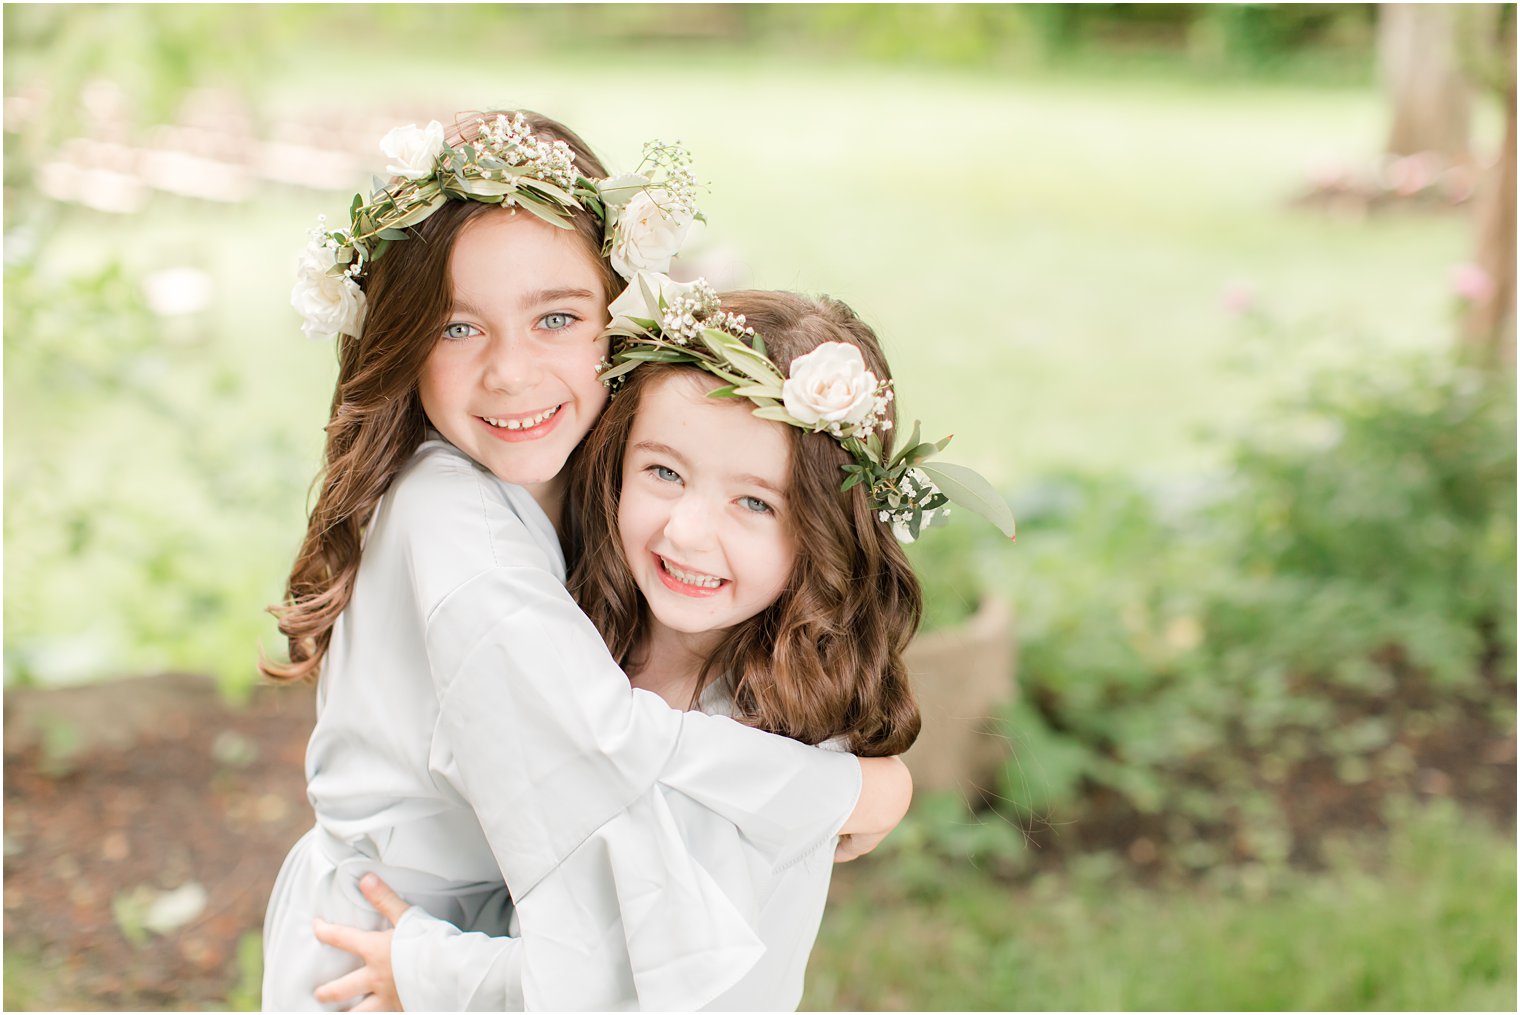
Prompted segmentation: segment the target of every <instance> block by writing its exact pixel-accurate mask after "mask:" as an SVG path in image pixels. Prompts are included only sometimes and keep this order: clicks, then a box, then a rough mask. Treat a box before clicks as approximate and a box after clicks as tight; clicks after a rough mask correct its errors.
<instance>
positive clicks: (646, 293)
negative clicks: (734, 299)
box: [599, 271, 1014, 543]
mask: <svg viewBox="0 0 1520 1015" xmlns="http://www.w3.org/2000/svg"><path fill="white" fill-rule="evenodd" d="M607 312H608V314H609V315H611V317H612V323H611V324H610V325H609V326H608V328H607V331H606V334H607V335H608V336H609V337H610V338H611V341H612V349H611V352H610V354H609V355H610V358H609V359H608V361H606V362H605V363H603V364H602V370H601V373H600V374H599V376H600V377H601V380H602V383H603V384H606V385H607V386H608V387H609V388H611V389H613V390H614V391H616V390H617V389H618V387H620V386H621V384H622V382H623V379H624V377H625V375H626V374H628V373H629V372H630V371H632V370H634V369H636V368H637V367H638V366H639V365H640V364H643V363H676V364H681V365H683V366H694V367H697V368H699V369H701V370H703V371H706V372H707V373H709V374H712V375H713V376H714V377H717V378H718V379H719V380H721V381H723V382H724V386H723V387H720V388H717V389H715V390H713V391H711V392H709V396H710V397H714V398H748V399H749V400H750V401H751V402H754V403H755V409H754V414H755V415H756V416H758V417H760V418H761V419H769V420H775V421H776V422H778V423H785V424H787V425H788V426H795V427H798V428H799V429H802V430H807V431H809V432H812V433H827V434H829V435H830V436H831V437H833V438H834V439H835V440H837V441H839V443H840V445H841V446H842V447H843V448H844V449H845V451H846V452H848V453H849V455H850V458H851V459H853V461H852V462H851V463H850V464H849V465H845V466H841V468H843V470H844V472H845V479H844V483H843V485H842V486H841V489H844V490H848V489H850V488H851V487H853V486H856V485H864V486H865V487H866V490H867V493H868V496H869V497H870V499H871V505H872V507H873V508H874V509H875V510H876V514H877V518H878V519H879V520H880V521H882V522H884V523H889V524H890V525H891V526H892V531H893V533H894V534H895V535H896V536H897V538H898V539H900V540H902V541H903V542H904V543H911V542H913V540H915V539H917V538H918V536H919V533H920V532H921V531H922V529H923V528H924V527H925V526H928V525H932V524H935V523H936V522H937V521H938V520H939V519H941V518H943V517H944V516H946V515H948V514H949V513H950V509H949V507H948V506H947V505H948V504H949V503H950V502H952V501H953V502H955V503H956V504H959V505H960V506H962V507H965V508H967V509H969V510H971V511H974V512H976V513H977V514H979V515H981V516H982V517H983V518H986V519H987V520H988V521H990V522H992V524H994V525H996V526H997V527H998V528H999V529H1001V530H1002V532H1003V534H1004V535H1005V536H1007V537H1009V538H1010V539H1012V538H1013V535H1014V522H1013V513H1012V512H1011V511H1009V510H1008V504H1007V502H1005V501H1004V500H1003V498H1002V497H1001V496H999V495H998V493H997V491H996V490H994V489H993V488H992V486H991V484H989V483H988V482H987V481H986V480H985V479H983V478H982V477H981V476H980V475H978V474H977V473H975V472H973V471H972V470H970V469H968V468H965V467H964V466H960V465H951V464H949V463H948V462H935V463H934V464H933V465H930V464H927V462H928V459H930V458H932V457H933V456H934V455H935V454H936V453H938V452H940V451H943V450H944V448H945V445H947V444H949V443H950V438H949V437H945V438H943V439H941V440H938V441H932V442H920V441H919V439H918V437H919V425H918V423H916V422H915V423H914V424H913V434H912V436H911V437H909V438H908V440H907V442H906V443H904V444H903V445H902V450H900V451H898V452H897V454H895V455H893V456H892V457H891V458H890V459H889V458H886V457H885V452H884V451H883V443H884V442H883V440H882V435H883V433H884V432H886V431H888V430H890V429H891V428H892V420H891V419H890V418H889V417H888V414H887V407H888V405H889V404H890V403H891V402H892V400H893V397H894V396H893V393H892V382H891V381H890V380H878V379H877V377H876V375H875V374H873V373H871V371H869V370H867V369H866V366H865V359H864V358H863V357H862V356H861V354H860V349H859V348H858V347H856V346H854V345H851V344H849V343H848V342H825V343H823V344H822V345H819V346H818V347H817V348H815V349H814V350H813V351H812V352H809V353H807V354H806V355H803V356H798V357H797V358H796V359H794V360H792V362H791V365H790V367H789V368H788V371H787V375H783V374H782V372H781V370H780V368H779V367H777V365H776V364H775V363H774V362H772V361H771V359H770V357H769V356H768V355H767V354H766V351H765V340H764V339H763V338H762V337H761V336H759V335H757V334H755V330H754V329H753V328H751V327H749V326H748V325H747V324H746V323H745V321H744V317H743V315H738V314H731V313H728V312H726V311H725V310H723V308H722V307H721V306H720V304H719V302H718V296H717V294H716V293H715V292H713V290H712V288H711V287H709V286H708V285H707V283H706V282H705V281H703V280H702V279H697V280H696V281H695V282H688V283H681V282H675V281H672V280H671V279H670V278H668V277H666V276H665V275H661V274H657V273H651V272H642V271H641V272H639V273H638V274H637V275H636V276H635V277H634V279H633V280H632V282H631V283H630V285H629V286H628V288H627V289H626V290H625V291H624V292H623V295H621V296H619V297H618V298H617V299H616V300H614V301H613V302H612V305H611V306H609V307H608V308H607Z"/></svg>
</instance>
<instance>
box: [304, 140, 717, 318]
mask: <svg viewBox="0 0 1520 1015" xmlns="http://www.w3.org/2000/svg"><path fill="white" fill-rule="evenodd" d="M476 127H477V136H476V137H475V139H474V140H472V141H464V142H461V143H460V144H458V145H456V146H450V145H449V144H447V143H446V141H445V139H444V130H443V125H442V124H440V123H439V122H438V121H437V120H434V121H432V122H431V123H429V124H428V125H427V126H426V127H425V128H419V127H417V126H416V125H415V124H411V125H408V126H405V127H397V128H395V129H394V130H392V131H391V132H390V133H388V134H386V135H385V137H384V138H382V139H381V141H380V150H381V151H382V152H383V153H384V154H385V156H386V157H387V158H389V159H390V160H391V164H390V165H388V166H387V167H386V170H387V171H388V172H390V173H392V174H393V175H395V176H397V177H399V178H400V179H399V180H398V181H397V182H396V183H394V184H392V185H390V186H387V185H386V184H384V183H383V182H381V181H379V180H376V181H375V189H374V192H373V193H372V194H371V195H370V198H369V200H368V201H366V200H365V199H364V195H362V194H355V195H354V200H353V204H352V205H350V207H349V225H348V228H346V229H331V230H330V229H328V228H327V217H326V216H325V215H324V216H319V217H318V220H317V226H316V228H314V229H313V230H311V233H310V236H311V239H310V242H309V243H308V244H307V246H306V249H305V251H304V252H303V253H302V255H301V260H300V264H299V267H298V268H297V273H296V284H295V288H294V289H292V290H291V294H290V302H291V305H292V306H294V307H295V309H296V310H297V311H298V312H300V314H301V315H302V316H303V317H304V318H305V321H304V323H303V324H302V325H301V330H302V331H304V332H305V333H306V334H307V336H308V337H311V338H324V337H327V336H330V335H334V334H346V335H354V336H357V335H358V334H359V332H360V330H361V329H362V328H363V327H364V313H365V295H364V290H363V289H362V288H360V286H359V279H360V278H361V277H362V276H363V275H364V272H365V270H366V269H367V268H368V267H369V265H370V264H371V263H372V262H374V261H378V260H379V259H380V258H381V257H382V256H383V255H384V254H385V252H386V250H387V249H388V248H389V247H390V245H391V244H392V243H394V242H396V241H397V240H404V239H407V238H408V236H409V235H410V234H409V233H408V232H407V230H408V229H410V228H412V227H414V226H416V225H418V224H419V223H421V222H422V221H423V220H424V219H426V218H427V217H428V216H429V215H431V214H433V212H435V211H437V210H438V209H439V208H441V207H443V205H444V204H445V203H446V202H448V201H451V200H452V201H479V202H481V203H483V204H503V205H507V206H508V207H513V208H521V209H523V210H524V211H527V212H530V213H532V214H533V215H536V216H538V217H539V218H541V219H543V220H544V221H545V222H547V223H549V224H550V225H552V226H556V227H558V228H561V229H570V228H573V223H572V219H571V213H572V212H575V211H578V210H582V209H584V210H588V211H590V212H592V213H593V214H595V215H596V216H597V217H598V218H600V219H601V220H602V223H603V236H602V253H603V255H605V256H609V257H610V259H611V261H612V267H613V268H614V270H616V271H617V273H618V274H619V275H621V276H623V277H624V278H632V277H633V275H634V274H635V273H636V272H638V271H641V270H647V271H666V270H668V269H669V267H670V262H671V259H672V258H673V257H674V256H675V255H676V253H677V252H678V251H679V250H680V247H681V244H682V242H684V241H685V239H686V233H687V231H688V230H689V229H690V228H691V224H692V222H693V221H695V220H698V219H701V218H702V214H701V212H699V211H698V210H697V206H696V190H697V179H696V176H695V175H694V174H693V173H692V171H691V157H690V156H689V155H688V154H687V153H686V151H685V149H683V148H681V147H680V146H679V145H667V144H662V143H660V142H658V141H651V142H649V143H648V144H646V145H645V146H644V158H643V160H642V161H641V162H640V163H639V166H638V168H637V169H636V170H635V171H634V172H631V173H625V174H623V175H621V176H614V177H611V178H608V179H605V180H601V179H590V178H588V177H585V176H582V175H580V173H579V172H578V171H577V170H576V167H575V152H574V151H572V150H571V148H570V146H569V145H568V144H566V143H565V142H564V141H552V142H550V141H545V140H544V139H542V138H540V137H538V136H537V135H536V134H534V133H533V130H532V128H531V127H529V126H528V123H527V120H526V119H525V118H524V116H523V114H521V113H517V114H514V115H513V116H512V117H511V118H510V119H509V118H508V117H507V116H506V114H504V113H498V114H496V115H495V117H486V116H482V117H480V118H479V119H478V120H477V121H476Z"/></svg>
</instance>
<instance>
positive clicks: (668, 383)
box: [629, 370, 791, 486]
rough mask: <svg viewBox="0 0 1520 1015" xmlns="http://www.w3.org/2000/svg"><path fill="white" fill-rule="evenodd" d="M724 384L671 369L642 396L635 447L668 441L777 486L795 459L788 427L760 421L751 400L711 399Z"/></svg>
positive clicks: (702, 459) (696, 460) (692, 455)
mask: <svg viewBox="0 0 1520 1015" xmlns="http://www.w3.org/2000/svg"><path fill="white" fill-rule="evenodd" d="M721 386H722V382H721V381H719V380H717V379H716V378H713V377H709V376H708V375H706V374H704V373H702V372H700V371H696V370H679V371H671V372H670V373H669V374H668V375H666V376H664V377H661V378H660V379H659V380H657V381H655V382H653V383H652V384H650V386H649V387H648V388H647V389H646V390H645V391H644V392H643V394H642V396H641V397H640V399H639V408H638V411H637V413H636V414H635V415H634V419H633V428H632V431H631V433H630V435H629V448H630V450H632V449H633V448H634V446H635V445H637V444H638V443H640V442H641V441H652V442H655V443H659V444H664V445H666V446H668V447H670V448H672V449H674V450H676V451H678V452H680V453H681V454H682V455H683V456H684V457H686V458H687V459H688V460H689V461H690V462H691V463H692V464H701V465H705V466H708V467H711V468H715V469H719V470H721V471H724V472H731V473H733V474H739V473H751V474H754V475H758V476H761V477H762V478H765V479H768V480H771V481H772V482H773V483H775V484H777V485H778V486H779V485H781V484H782V483H783V482H784V481H785V479H786V476H787V470H788V467H789V465H790V463H791V442H790V440H789V439H788V434H787V432H786V426H785V424H783V423H777V422H774V421H772V420H768V419H757V418H756V417H755V416H754V415H753V413H752V412H751V410H752V409H754V407H755V406H754V403H753V402H751V401H750V400H749V399H747V398H708V397H707V393H708V392H709V391H712V390H713V389H715V388H718V387H721Z"/></svg>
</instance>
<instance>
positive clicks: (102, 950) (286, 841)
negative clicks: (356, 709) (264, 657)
mask: <svg viewBox="0 0 1520 1015" xmlns="http://www.w3.org/2000/svg"><path fill="white" fill-rule="evenodd" d="M313 709H314V703H313V695H312V691H311V689H310V688H309V687H304V686H302V687H283V688H260V689H259V690H258V691H257V692H256V693H255V694H254V696H253V700H252V702H251V703H250V704H249V705H248V706H246V707H241V708H231V707H228V706H227V705H226V704H225V703H224V702H222V701H221V700H220V698H219V697H218V696H217V695H216V693H215V691H214V689H213V688H212V686H211V684H210V682H209V681H207V680H204V679H201V678H196V677H188V676H171V677H158V678H149V679H140V680H127V681H121V682H118V683H116V684H107V685H98V686H93V687H89V688H79V689H71V690H67V691H46V692H11V691H8V692H7V693H6V744H5V951H6V969H5V974H6V975H5V1007H6V1008H7V1009H10V1010H16V1009H17V1008H27V1009H32V1010H37V1009H62V1010H92V1009H104V1010H185V1011H190V1010H205V1009H219V1008H226V1007H227V1006H228V1005H229V995H230V994H233V993H234V992H236V991H237V990H238V989H239V988H241V994H242V996H241V997H240V998H234V1000H241V1001H242V1002H243V1003H245V1004H246V1003H248V1002H249V1001H252V1002H253V1003H254V1004H256V1003H257V997H258V994H257V989H258V985H257V983H256V982H251V976H250V974H249V972H248V971H247V970H246V969H245V968H244V966H245V965H246V962H245V963H240V962H239V956H238V945H239V942H240V941H241V940H242V939H243V938H244V936H245V935H248V934H250V933H251V934H255V935H256V934H257V932H258V928H259V927H260V926H261V925H262V924H263V919H264V907H265V904H266V903H267V902H268V900H269V891H270V888H271V887H272V886H273V884H274V878H275V875H276V874H277V873H278V871H279V865H280V863H281V861H282V860H283V859H284V857H285V853H286V851H287V850H288V849H289V848H290V846H291V845H292V844H293V843H294V842H295V840H296V839H297V838H299V837H300V835H301V834H302V833H303V832H304V831H305V830H306V829H307V828H309V827H310V825H311V820H312V819H311V808H310V807H309V806H308V804H307V802H306V789H305V779H304V777H303V775H302V762H303V756H304V753H305V749H306V739H307V737H308V736H309V735H310V733H311V726H312V721H313V716H314V712H313ZM70 723H72V724H73V726H72V728H71V727H70V726H69V724H70ZM189 882H197V883H199V884H200V885H202V886H204V887H205V889H206V890H207V893H208V895H209V899H208V902H207V904H206V906H205V909H204V911H203V912H201V913H200V915H198V916H196V917H195V918H194V919H193V920H192V921H191V922H190V923H188V924H186V925H184V926H182V927H180V928H179V929H178V930H176V931H174V932H172V933H167V934H162V935H159V934H154V933H151V932H148V933H146V934H143V935H134V936H138V937H140V941H139V943H133V942H132V941H129V940H128V938H127V936H126V935H125V934H124V933H123V930H122V928H121V926H119V925H118V921H117V919H116V917H115V915H114V914H113V900H117V905H118V906H121V905H122V904H123V903H124V902H127V901H128V900H129V899H130V898H131V893H132V891H133V890H134V889H136V888H137V887H138V886H148V887H149V888H150V889H155V890H171V889H175V888H179V887H181V886H183V885H185V884H187V883H189ZM240 981H241V982H240ZM249 991H251V992H252V993H251V994H250V993H249Z"/></svg>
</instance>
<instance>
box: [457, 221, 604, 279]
mask: <svg viewBox="0 0 1520 1015" xmlns="http://www.w3.org/2000/svg"><path fill="white" fill-rule="evenodd" d="M449 276H450V279H451V280H452V282H453V285H454V289H455V291H456V292H458V291H460V290H466V291H470V292H472V293H474V294H476V295H481V296H485V295H489V293H490V292H492V291H495V290H498V289H500V288H502V287H503V286H510V287H514V288H521V289H537V288H542V287H547V286H567V285H577V286H581V287H583V288H589V289H593V290H595V291H598V292H599V291H600V289H601V284H600V272H599V267H598V265H597V263H596V261H595V260H593V259H592V257H591V254H590V252H589V251H588V250H587V249H586V244H585V243H584V242H583V241H582V240H581V238H580V236H579V234H578V233H576V232H575V231H574V230H573V229H558V228H555V227H554V226H551V225H549V223H547V222H544V221H542V220H541V219H539V218H538V217H537V216H536V215H533V214H532V213H531V212H524V211H519V212H517V213H516V214H513V213H512V211H511V210H508V209H501V208H497V209H492V210H491V211H488V212H484V213H482V214H480V215H476V216H475V217H474V218H472V219H471V220H470V221H469V222H467V223H465V225H464V228H462V229H461V230H460V231H459V235H458V237H457V238H456V239H455V241H454V249H453V251H451V252H450V254H449Z"/></svg>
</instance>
